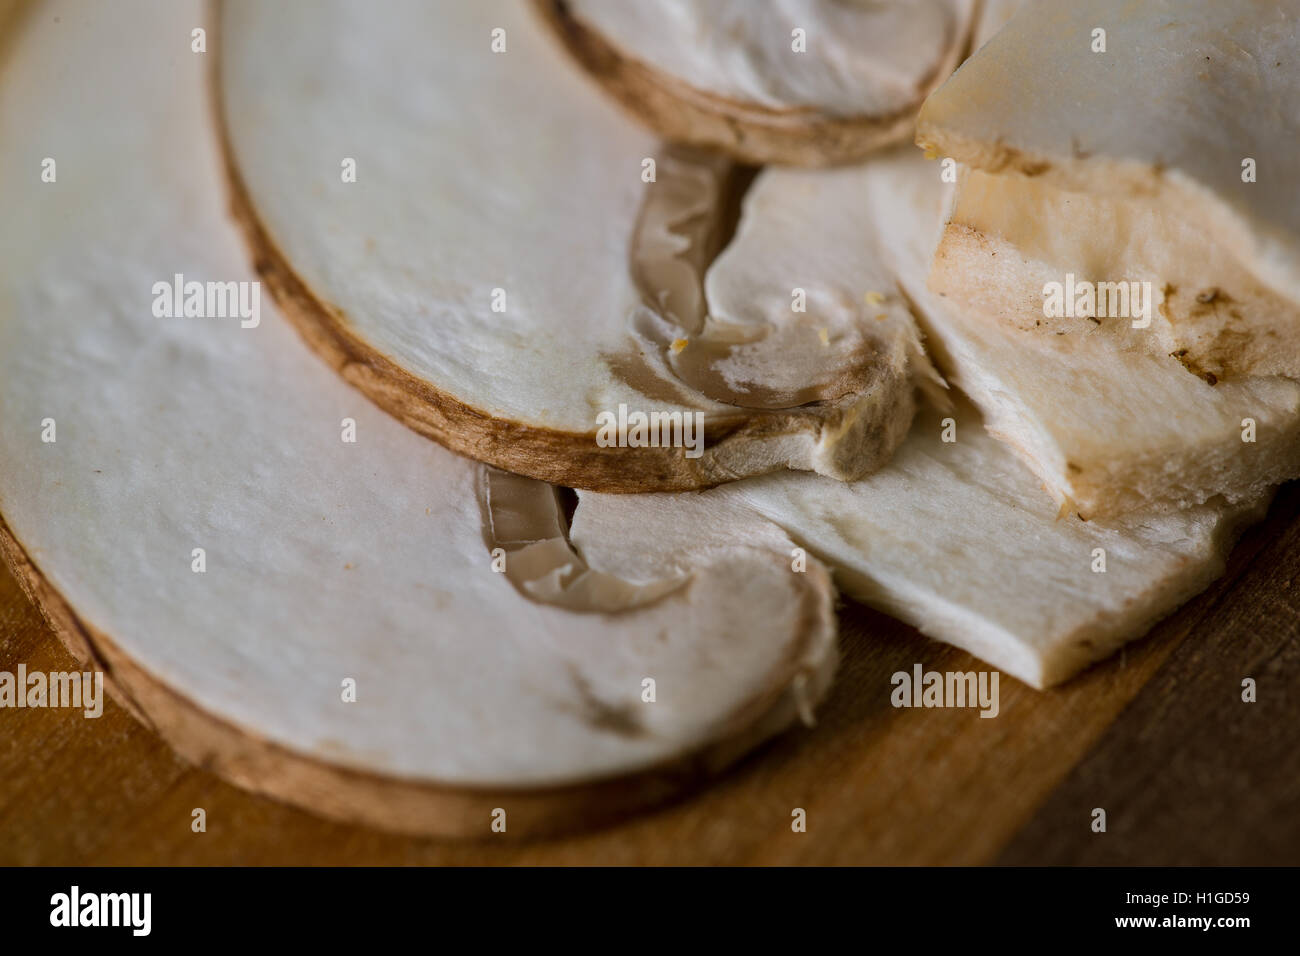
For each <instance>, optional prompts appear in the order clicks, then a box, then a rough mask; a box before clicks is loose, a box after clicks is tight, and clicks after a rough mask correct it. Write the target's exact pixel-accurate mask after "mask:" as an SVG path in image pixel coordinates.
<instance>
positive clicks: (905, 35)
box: [535, 0, 975, 166]
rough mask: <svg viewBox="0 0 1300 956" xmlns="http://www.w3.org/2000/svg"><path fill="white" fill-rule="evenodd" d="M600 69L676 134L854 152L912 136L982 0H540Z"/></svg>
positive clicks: (653, 124) (820, 155) (827, 160)
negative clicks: (753, 0) (623, 0)
mask: <svg viewBox="0 0 1300 956" xmlns="http://www.w3.org/2000/svg"><path fill="white" fill-rule="evenodd" d="M535 3H536V5H537V7H538V9H539V10H541V12H542V13H543V15H544V16H545V17H546V18H547V20H548V22H549V23H550V24H551V25H552V27H553V28H554V30H555V32H556V34H557V36H558V37H559V38H560V39H561V40H562V42H563V43H564V45H565V46H566V48H567V49H568V50H569V52H570V53H572V54H573V56H574V58H575V59H576V60H578V61H579V62H580V63H581V64H582V65H583V66H584V67H585V68H586V69H587V71H588V72H589V73H590V74H591V75H592V76H593V78H594V79H595V80H596V81H597V82H599V83H600V85H601V86H602V87H603V88H604V89H605V90H606V91H607V92H608V93H609V94H610V95H611V96H613V97H614V98H615V99H617V100H618V101H619V102H620V103H622V104H623V105H624V106H625V107H626V108H628V110H629V111H630V112H631V113H632V114H633V115H635V116H636V117H637V118H638V119H640V120H641V121H642V122H644V123H645V124H646V125H647V126H648V127H649V128H650V129H652V130H654V131H655V132H657V133H659V134H660V135H662V136H664V137H665V138H667V139H670V140H674V141H678V142H684V143H692V144H695V145H698V146H708V147H712V148H715V149H720V150H722V151H724V152H726V153H728V154H729V155H731V156H734V157H735V158H737V159H739V160H741V161H743V162H748V163H784V164H790V165H800V166H825V165H830V164H835V163H847V162H854V161H857V160H860V159H862V158H863V157H864V156H866V155H867V154H868V153H870V152H872V151H874V150H877V149H879V148H881V147H882V146H887V145H890V144H892V143H897V142H900V141H902V140H904V139H906V138H907V137H908V136H909V135H910V133H911V131H912V130H913V128H914V127H913V124H914V120H915V118H916V112H917V109H918V108H919V107H920V105H921V102H922V101H923V100H924V99H925V97H926V95H927V94H928V93H929V92H930V91H931V90H933V89H934V88H935V87H936V86H938V85H939V84H940V83H941V82H943V80H944V79H945V78H947V76H948V74H949V73H951V72H952V70H953V68H954V67H955V66H956V65H957V63H958V62H959V60H960V58H961V57H962V55H963V54H964V53H965V50H966V47H967V44H968V43H969V41H970V34H971V27H972V17H973V13H974V8H975V3H974V0H884V2H862V0H769V2H764V3H757V4H756V3H747V2H744V0H648V2H638V3H609V2H604V0H535Z"/></svg>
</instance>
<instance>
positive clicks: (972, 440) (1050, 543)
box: [573, 402, 1263, 689]
mask: <svg viewBox="0 0 1300 956" xmlns="http://www.w3.org/2000/svg"><path fill="white" fill-rule="evenodd" d="M941 416H942V417H941ZM945 419H950V422H948V421H945ZM946 432H947V433H949V434H951V435H952V436H953V437H955V441H952V442H947V441H945V440H944V435H945V433H946ZM581 501H582V504H581V505H580V507H579V508H578V512H577V515H576V518H575V522H574V527H573V537H574V540H575V541H576V542H577V543H578V545H579V547H580V548H581V549H582V551H583V553H585V554H586V555H587V556H588V557H589V559H591V560H598V561H601V562H605V563H607V564H608V566H609V567H610V568H611V569H616V570H617V571H619V573H623V574H629V575H632V574H636V573H637V572H638V570H639V569H641V568H642V567H655V566H657V565H658V564H659V563H660V562H662V561H664V560H668V559H669V558H672V559H673V560H678V561H680V560H683V559H684V558H686V557H688V556H690V555H691V554H693V553H697V551H698V549H700V548H702V547H704V545H703V544H701V537H700V536H698V535H696V533H695V532H694V529H695V528H697V527H706V528H709V529H710V531H711V528H712V525H711V524H710V522H712V521H717V520H719V519H718V517H717V516H719V515H721V516H725V521H726V522H727V524H728V525H729V527H730V528H731V529H732V531H731V533H732V534H734V535H736V537H738V538H741V537H743V536H744V535H745V534H747V533H748V534H754V535H757V534H759V533H760V530H761V529H764V528H766V527H767V525H768V523H769V522H772V523H775V524H776V525H778V526H779V527H780V528H781V529H782V530H784V531H785V532H786V533H787V534H788V535H789V536H790V538H791V539H793V540H794V541H795V543H796V544H798V545H800V546H802V547H805V548H806V549H807V551H808V553H809V554H812V555H816V556H817V557H818V558H820V559H821V560H822V561H824V562H826V563H827V564H829V565H830V566H831V567H832V568H833V569H834V574H835V580H836V583H837V584H838V586H839V587H840V589H841V590H843V591H844V592H845V593H846V594H848V595H849V596H851V597H853V598H854V599H856V600H859V601H862V602H863V603H865V604H869V605H871V606H873V607H876V608H878V609H880V610H882V611H884V612H886V613H888V614H892V615H894V616H895V617H898V618H900V619H902V620H904V621H906V622H907V623H909V624H912V625H914V626H915V627H917V628H918V629H919V630H920V631H921V632H922V633H924V634H927V635H928V636H930V637H933V638H936V639H937V640H941V641H944V642H946V643H949V644H954V645H956V646H957V647H960V648H963V649H964V650H967V651H969V652H970V653H972V654H974V655H975V656H976V657H979V658H981V659H982V660H984V661H987V662H988V663H989V664H991V665H992V666H994V667H996V668H998V669H999V670H1002V671H1006V672H1007V673H1009V674H1012V675H1014V676H1015V677H1017V678H1019V679H1020V680H1022V681H1024V682H1025V683H1027V684H1029V685H1031V686H1033V687H1037V688H1040V689H1041V688H1046V687H1050V686H1052V685H1054V684H1058V683H1060V682H1061V681H1064V680H1066V679H1067V678H1069V677H1071V676H1072V675H1073V674H1075V673H1077V672H1078V671H1079V670H1080V669H1082V668H1083V667H1085V666H1087V665H1088V664H1089V663H1091V662H1093V661H1096V660H1100V659H1101V658H1104V657H1106V656H1108V655H1109V654H1111V653H1112V652H1114V651H1115V650H1116V649H1117V648H1119V647H1120V646H1121V645H1122V644H1124V643H1126V642H1128V641H1130V640H1133V639H1134V638H1137V637H1140V636H1142V634H1144V633H1145V632H1146V631H1147V630H1148V629H1149V628H1150V627H1151V625H1153V624H1154V623H1155V622H1156V621H1157V620H1159V619H1160V618H1161V617H1163V616H1164V615H1166V614H1168V613H1169V612H1170V611H1172V610H1173V609H1174V608H1175V607H1177V606H1178V605H1179V604H1181V603H1182V602H1184V601H1186V600H1187V599H1189V598H1190V597H1192V596H1193V595H1194V594H1196V593H1197V592H1199V591H1200V590H1202V589H1203V588H1205V587H1206V586H1207V585H1208V584H1209V583H1210V582H1211V581H1213V580H1214V579H1215V578H1216V577H1218V576H1219V575H1220V574H1221V573H1222V571H1223V566H1224V560H1225V557H1226V555H1227V552H1228V550H1229V549H1230V548H1231V546H1232V543H1233V541H1234V540H1235V539H1236V537H1237V534H1238V532H1239V531H1240V529H1241V528H1242V527H1244V525H1245V524H1246V523H1247V522H1249V521H1252V520H1256V519H1258V518H1259V517H1260V516H1261V514H1262V511H1263V503H1262V502H1253V503H1251V504H1248V505H1240V506H1228V505H1225V504H1224V503H1223V502H1222V501H1221V500H1220V501H1216V502H1214V503H1212V504H1208V505H1203V506H1200V507H1194V508H1189V509H1187V510H1185V511H1182V512H1177V513H1168V514H1154V513H1149V512H1147V513H1137V514H1134V515H1131V516H1128V517H1126V518H1124V519H1122V520H1119V521H1115V522H1110V523H1100V522H1096V521H1082V520H1080V519H1079V518H1078V517H1074V516H1071V517H1064V518H1063V517H1060V516H1059V513H1058V509H1057V507H1056V505H1055V504H1054V503H1053V502H1052V500H1051V498H1050V497H1049V496H1048V495H1046V494H1044V493H1043V490H1042V488H1041V487H1040V486H1039V484H1038V482H1037V481H1036V480H1035V479H1034V477H1033V476H1032V475H1031V474H1030V473H1029V472H1028V471H1026V470H1025V469H1024V468H1023V466H1022V465H1021V464H1020V463H1019V462H1018V461H1017V460H1016V458H1015V456H1014V455H1013V454H1012V453H1011V451H1010V450H1009V449H1008V448H1007V447H1006V446H1005V445H1003V444H1002V443H1001V442H998V441H996V440H995V439H993V438H992V437H991V436H989V435H988V434H987V433H986V432H985V430H984V429H983V428H982V427H981V425H980V420H979V415H978V413H977V412H975V411H974V410H973V409H972V408H971V407H970V406H969V405H967V404H966V403H964V402H960V403H958V405H957V407H956V408H955V410H954V411H952V412H951V413H949V414H948V415H943V413H938V412H933V411H926V412H923V413H922V414H921V415H919V416H918V418H917V422H916V425H915V427H914V428H913V429H912V432H911V434H910V435H909V436H908V439H907V441H906V442H904V443H903V445H902V447H901V448H899V450H898V452H897V453H896V454H895V456H894V458H893V459H892V460H891V461H890V463H889V465H888V466H887V467H885V468H883V469H881V470H880V471H878V472H876V473H875V474H874V475H871V476H870V477H868V478H864V479H863V480H861V481H856V482H848V483H843V482H832V481H827V480H825V479H822V478H819V477H816V476H813V475H796V474H792V473H785V474H774V475H767V476H764V477H761V478H752V479H748V480H746V481H741V482H735V483H733V484H730V485H725V486H723V487H720V488H714V489H711V490H709V491H705V492H701V493H698V494H691V495H678V496H668V495H647V496H637V498H636V499H628V498H625V497H621V496H613V495H599V494H592V493H583V494H582V496H581ZM651 502H653V504H651ZM642 510H644V511H649V512H651V513H653V514H654V515H655V524H654V529H655V530H654V534H653V535H646V536H644V538H643V540H642V542H641V545H640V547H638V548H629V549H625V550H620V551H619V554H618V555H614V554H612V553H608V552H609V551H610V550H611V549H610V545H611V544H612V542H613V538H612V536H611V531H612V530H613V529H615V528H620V527H624V526H625V525H627V524H629V523H630V521H631V518H632V515H633V513H634V512H636V513H642ZM707 540H708V538H707V536H705V537H704V538H703V541H706V542H707ZM1099 562H1101V563H1099ZM1098 568H1104V569H1105V571H1104V573H1101V572H1099V571H1098Z"/></svg>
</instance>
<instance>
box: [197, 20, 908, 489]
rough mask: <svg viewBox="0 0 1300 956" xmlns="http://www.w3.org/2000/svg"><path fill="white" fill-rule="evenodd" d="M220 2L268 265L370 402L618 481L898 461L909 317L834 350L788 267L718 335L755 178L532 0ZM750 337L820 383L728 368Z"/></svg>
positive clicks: (235, 128) (231, 85) (450, 442)
mask: <svg viewBox="0 0 1300 956" xmlns="http://www.w3.org/2000/svg"><path fill="white" fill-rule="evenodd" d="M223 10H224V14H223V21H222V50H221V52H220V58H221V77H220V80H219V89H220V93H221V98H222V100H223V102H224V108H223V109H222V110H221V115H222V116H223V117H224V124H225V125H224V128H225V132H226V138H227V147H228V156H227V158H228V161H229V163H230V170H231V175H232V177H233V178H234V181H235V196H236V205H237V208H238V210H239V215H240V217H241V220H242V222H243V224H244V226H245V227H246V230H247V232H248V234H249V236H250V237H251V240H252V242H253V244H254V247H255V250H256V256H257V259H258V262H259V268H260V270H261V271H262V273H263V275H264V277H265V278H266V280H267V282H268V284H269V285H270V286H271V288H272V289H273V291H274V292H275V293H276V295H277V298H278V299H279V300H280V301H281V302H282V303H283V304H284V306H285V309H286V312H287V313H288V315H289V317H290V318H291V319H292V320H293V321H294V322H295V323H296V324H297V325H298V327H299V328H300V330H301V331H302V333H303V335H304V337H305V338H306V339H307V341H308V342H309V343H310V344H311V345H312V346H313V347H314V348H315V349H317V350H318V351H319V352H321V353H322V354H323V355H324V356H325V357H326V358H327V359H328V360H329V361H330V363H331V364H333V365H334V366H335V367H336V368H338V369H339V370H340V371H341V373H342V374H343V375H344V376H345V377H346V378H347V379H348V381H350V382H352V383H353V384H354V385H356V386H358V387H359V388H360V389H361V390H362V391H364V392H365V393H366V394H367V395H368V396H370V397H371V398H372V399H374V400H375V401H376V403H377V404H379V405H380V406H381V407H382V408H384V409H385V410H387V411H389V412H390V413H392V414H393V415H395V416H396V417H398V418H400V419H401V420H402V421H404V422H406V423H407V424H408V425H410V426H411V427H413V428H415V429H416V430H417V431H419V432H421V433H422V434H424V435H426V436H430V437H432V438H434V439H436V440H438V441H439V442H441V443H443V444H445V445H446V446H448V447H449V448H451V449H452V450H454V451H459V452H462V453H464V454H467V455H469V456H471V457H473V458H477V459H479V460H481V461H486V462H489V463H491V464H493V465H496V466H498V467H501V468H504V469H506V470H509V471H512V472H516V473H520V474H525V475H528V476H530V477H534V478H541V479H545V480H548V481H554V482H556V483H561V484H566V485H571V486H579V487H587V488H597V489H602V490H608V491H637V490H645V489H664V490H675V489H681V488H694V487H700V486H706V485H710V484H717V483H718V482H722V481H727V480H731V479H732V478H735V477H738V476H744V475H749V474H756V473H761V472H765V471H770V470H773V469H778V468H782V467H790V468H796V469H812V470H817V471H819V472H822V473H826V474H830V475H832V476H834V477H840V478H854V477H858V476H859V475H862V474H864V473H866V472H868V471H870V470H872V469H874V468H876V467H879V466H880V465H881V464H883V462H884V461H885V460H887V457H888V453H889V452H890V451H891V450H892V448H893V446H894V444H895V443H896V440H897V438H898V437H899V436H901V434H902V432H903V431H904V430H905V428H906V424H907V422H908V421H909V420H910V417H911V414H912V411H913V409H912V404H911V394H910V386H908V385H906V384H905V383H904V382H903V381H902V379H904V378H906V377H907V376H908V374H910V373H909V372H908V371H907V370H902V369H898V368H896V367H894V366H893V365H891V364H890V362H891V361H892V357H893V356H894V355H895V354H896V352H897V347H896V346H898V345H899V343H901V342H902V341H903V340H905V339H907V338H913V337H914V336H915V331H914V329H913V328H912V327H911V326H910V320H906V321H904V322H901V323H899V322H894V323H891V324H888V325H886V326H882V325H878V324H872V323H871V322H870V320H869V319H868V318H866V317H860V318H861V320H862V324H863V326H864V327H865V330H859V333H858V334H853V335H845V336H841V337H837V338H835V339H832V340H831V342H830V346H829V349H828V348H826V347H824V346H823V344H822V343H820V342H819V341H818V339H817V336H816V333H815V331H814V332H812V333H809V332H808V330H807V324H808V323H807V322H805V321H804V319H805V318H806V317H805V316H803V315H801V314H800V313H797V312H795V311H794V309H793V308H792V306H793V304H794V300H793V291H792V290H793V289H794V287H801V286H805V285H806V284H807V283H806V282H804V281H802V278H801V277H800V276H799V275H789V274H779V277H780V278H781V279H782V281H785V282H786V286H785V288H784V292H783V293H782V295H783V298H784V307H783V308H781V309H769V310H767V312H766V313H765V320H764V321H763V322H753V323H750V324H749V325H748V326H747V327H746V329H745V332H746V336H747V338H746V339H745V341H744V342H732V341H729V340H725V337H723V336H719V335H712V334H709V333H708V330H704V321H705V314H706V312H707V304H706V303H705V302H704V299H703V291H702V288H703V287H702V283H703V275H704V270H705V269H706V268H707V266H708V264H709V262H710V261H711V260H712V259H713V257H714V256H715V255H716V253H717V251H718V249H720V248H721V247H722V246H723V245H724V244H725V242H726V239H727V236H728V232H729V230H730V228H731V226H732V222H733V220H734V218H735V217H734V207H735V205H736V203H735V199H734V195H733V193H734V192H735V190H736V188H738V186H740V185H743V182H742V180H743V176H738V174H737V171H736V169H735V168H734V167H733V166H732V165H731V164H730V163H728V162H725V161H720V160H719V159H717V158H716V157H714V156H709V155H704V154H700V153H692V152H690V151H685V150H678V149H669V150H664V149H662V148H661V147H660V146H659V145H658V144H657V143H656V142H655V141H654V140H652V139H651V138H650V137H649V136H648V135H647V134H645V133H644V132H642V131H641V130H639V129H638V128H636V126H635V125H633V124H632V123H631V122H629V121H628V120H626V119H625V118H624V117H623V116H621V115H620V114H619V113H618V111H617V109H616V108H615V107H614V106H613V105H612V104H610V103H607V102H606V101H605V99H604V98H603V97H602V96H601V95H600V93H599V91H597V90H595V89H593V88H592V87H591V84H590V83H588V82H587V80H586V79H585V78H584V77H583V76H582V75H581V73H580V72H579V71H578V69H577V68H576V67H575V66H574V65H573V64H572V63H570V62H569V61H568V58H567V57H566V56H565V55H564V54H563V52H562V51H561V50H559V49H556V48H555V47H554V44H552V43H551V42H550V41H549V39H548V38H547V37H546V35H545V33H544V29H543V27H542V26H541V25H540V23H538V22H536V20H535V19H534V18H533V17H532V16H531V15H530V13H529V11H528V9H527V7H526V6H524V5H522V4H519V3H498V2H476V3H458V2H437V3H400V4H396V5H393V6H389V7H386V8H385V10H384V12H383V15H382V16H376V15H375V13H374V11H373V10H371V9H370V8H368V7H366V6H365V5H364V4H360V3H337V2H336V3H329V4H320V3H316V2H306V0H286V2H282V3H273V4H267V3H259V2H246V0H232V2H230V3H227V4H225V5H224V7H223ZM494 50H498V51H500V52H494ZM322 63H328V64H329V65H330V66H329V69H328V70H322V68H321V64H322ZM353 172H355V181H349V180H350V179H351V178H352V173H353ZM742 228H743V227H742ZM808 240H809V242H810V243H811V244H812V248H813V249H817V248H820V246H819V245H818V244H819V243H820V242H822V241H823V240H822V239H821V237H820V236H819V233H818V230H817V229H816V228H814V229H813V231H811V232H810V233H809V236H808ZM773 278H774V280H775V279H776V278H777V276H774V277H773ZM811 311H812V310H811V309H810V312H811ZM827 321H829V320H827ZM822 324H823V325H825V324H826V322H823V323H822ZM709 328H710V329H714V328H717V326H710V327H709ZM655 329H658V333H655V332H654V330H655ZM701 330H704V331H705V333H706V334H705V335H704V337H703V338H699V337H697V333H698V332H700V331H701ZM801 337H802V338H801ZM867 342H870V343H871V344H870V346H869V347H867V346H866V345H865V344H864V343H867ZM858 345H864V347H863V348H862V349H857V350H855V349H856V347H857V346H858ZM683 349H685V351H684V352H683V351H682V350H683ZM755 349H757V350H759V351H764V352H767V353H772V354H775V353H777V352H781V353H782V354H784V355H785V356H786V358H787V360H789V367H790V368H796V369H798V370H799V372H800V373H801V374H806V375H807V376H809V377H808V379H807V380H806V381H791V376H789V375H787V376H785V377H784V378H783V379H781V380H780V381H773V382H771V383H765V382H753V381H742V382H741V384H744V385H745V388H743V389H737V388H732V387H731V386H730V384H729V382H730V381H732V380H731V379H724V378H720V377H719V376H718V375H717V374H714V366H716V365H717V364H718V363H719V362H720V361H721V360H726V359H730V360H732V364H734V363H735V362H736V361H740V360H741V359H739V358H737V356H739V355H740V353H741V352H748V351H753V350H755ZM767 367H768V368H771V367H773V363H771V362H769V363H767ZM775 367H776V368H778V369H784V368H786V365H782V364H780V363H776V365H775ZM733 378H734V377H733ZM735 381H741V380H740V379H735ZM768 386H770V387H768ZM701 389H703V390H701ZM639 416H644V419H648V420H650V421H651V422H652V424H651V426H650V428H649V429H648V430H646V429H642V430H641V431H638V429H639V428H641V425H642V423H643V421H644V420H643V419H641V418H639ZM655 422H657V423H659V427H658V428H657V429H656V428H655V426H654V424H653V423H655ZM687 425H690V426H692V428H693V429H694V431H693V432H692V433H691V435H690V441H689V442H688V436H687V434H686V427H687ZM701 428H702V430H703V434H702V436H701V435H700V434H699V431H700V429H701Z"/></svg>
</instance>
